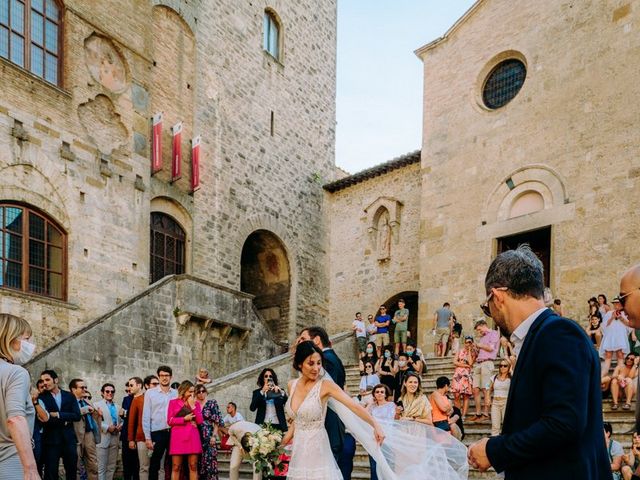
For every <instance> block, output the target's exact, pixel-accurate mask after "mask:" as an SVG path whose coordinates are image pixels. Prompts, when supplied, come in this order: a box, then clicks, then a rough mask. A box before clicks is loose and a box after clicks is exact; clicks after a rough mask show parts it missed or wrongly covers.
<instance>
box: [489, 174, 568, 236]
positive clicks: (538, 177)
mask: <svg viewBox="0 0 640 480" xmlns="http://www.w3.org/2000/svg"><path fill="white" fill-rule="evenodd" d="M565 185H566V182H565V181H564V179H563V178H562V177H561V176H560V174H559V173H558V172H556V171H555V170H553V169H552V168H551V167H549V166H547V165H543V164H534V165H527V166H524V167H522V168H519V169H517V170H514V171H513V172H511V174H509V175H507V176H505V177H504V178H503V179H502V180H501V181H500V183H498V184H497V185H496V187H495V188H494V189H493V191H492V192H491V194H490V195H489V197H488V198H487V201H486V203H485V205H484V208H483V212H482V226H481V227H479V229H478V231H477V236H478V239H488V238H498V237H501V236H504V235H511V234H514V233H518V232H523V231H527V230H534V229H537V228H541V227H545V226H549V225H551V224H554V223H559V222H562V221H565V220H569V219H571V218H573V217H574V216H575V206H574V204H573V203H571V202H570V201H569V197H568V194H567V189H566V187H565ZM527 194H529V195H531V194H536V195H539V197H541V199H542V203H543V205H544V207H543V208H542V209H539V208H538V209H536V210H535V211H531V212H529V213H527V214H525V215H520V216H514V215H511V213H512V208H513V206H514V205H516V204H517V202H518V200H519V199H521V198H522V197H523V196H524V195H527Z"/></svg>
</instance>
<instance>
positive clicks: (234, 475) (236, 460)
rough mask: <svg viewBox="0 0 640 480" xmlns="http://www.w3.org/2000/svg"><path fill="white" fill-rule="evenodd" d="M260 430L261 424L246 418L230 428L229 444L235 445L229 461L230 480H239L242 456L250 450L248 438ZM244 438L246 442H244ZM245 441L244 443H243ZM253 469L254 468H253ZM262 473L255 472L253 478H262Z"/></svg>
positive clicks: (256, 479)
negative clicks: (247, 420) (246, 420)
mask: <svg viewBox="0 0 640 480" xmlns="http://www.w3.org/2000/svg"><path fill="white" fill-rule="evenodd" d="M258 430H260V425H257V424H255V423H251V422H245V421H244V420H242V421H240V422H236V423H234V424H233V425H231V428H229V442H228V443H229V445H232V446H233V449H232V450H231V459H230V461H229V480H238V479H239V478H240V464H241V463H242V458H243V457H244V456H246V454H247V452H248V448H249V447H248V444H247V438H246V437H249V436H250V435H252V434H254V433H256V432H257V431H258ZM243 439H244V442H243ZM243 443H244V445H243ZM252 470H253V468H252ZM261 479H262V475H261V474H259V473H255V470H254V473H253V480H261Z"/></svg>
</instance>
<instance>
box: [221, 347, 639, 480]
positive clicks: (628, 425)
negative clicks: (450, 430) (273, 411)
mask: <svg viewBox="0 0 640 480" xmlns="http://www.w3.org/2000/svg"><path fill="white" fill-rule="evenodd" d="M613 368H615V362H614V365H613V366H612V369H613ZM453 370H454V368H453V361H452V359H451V358H450V357H449V358H443V359H440V358H429V359H427V373H426V374H424V375H423V377H422V379H423V382H422V388H423V391H424V392H425V393H427V394H430V393H431V392H432V391H433V390H434V389H435V383H436V378H438V377H439V376H441V375H444V376H447V377H448V378H451V377H452V376H453ZM496 371H497V369H496ZM346 373H347V376H346V385H345V387H346V389H347V391H348V392H349V394H351V395H355V394H357V392H358V387H359V384H360V374H359V372H358V367H357V365H351V366H347V367H346ZM602 403H603V404H602V411H603V415H604V420H605V421H606V422H610V423H611V424H612V426H613V432H614V438H615V439H616V440H617V441H618V442H620V443H621V444H622V446H623V447H624V449H625V453H626V451H627V450H628V449H629V448H630V446H631V434H626V435H625V433H626V432H628V431H629V430H631V429H632V428H633V427H634V424H635V418H634V408H635V401H634V404H633V405H632V409H631V410H622V409H619V410H611V405H612V402H611V399H610V398H607V399H605V400H603V402H602ZM621 405H622V404H621ZM474 411H475V407H474V402H473V399H471V402H470V406H469V413H468V416H472V414H473V412H474ZM490 433H491V424H490V423H467V424H465V434H466V435H465V438H464V444H465V445H467V446H468V445H470V444H471V443H473V442H475V441H477V440H479V439H481V438H483V437H488V436H489V435H490ZM229 458H230V455H229V453H228V452H219V454H218V462H219V470H220V480H226V479H228V478H229V477H228V475H229V474H228V472H229ZM240 478H241V479H251V478H252V477H251V467H250V465H249V464H247V463H243V464H242V467H241V470H240ZM351 478H352V479H354V480H364V479H367V480H368V479H369V478H370V472H369V459H368V456H367V453H366V451H365V450H364V449H363V448H362V446H360V445H358V447H357V449H356V454H355V457H354V459H353V474H352V476H351ZM498 478H499V477H498V475H497V474H496V472H495V471H493V470H490V471H488V472H479V471H477V470H473V469H472V470H470V472H469V479H470V480H479V479H482V480H494V479H498ZM416 480H417V479H416Z"/></svg>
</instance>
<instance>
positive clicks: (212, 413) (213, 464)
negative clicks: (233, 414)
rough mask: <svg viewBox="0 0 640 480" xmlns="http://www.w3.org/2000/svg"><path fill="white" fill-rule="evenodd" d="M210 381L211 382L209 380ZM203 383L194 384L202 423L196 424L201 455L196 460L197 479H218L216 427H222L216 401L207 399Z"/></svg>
mask: <svg viewBox="0 0 640 480" xmlns="http://www.w3.org/2000/svg"><path fill="white" fill-rule="evenodd" d="M209 383H211V382H209ZM207 394H208V392H207V387H206V386H205V384H199V385H196V403H198V404H199V405H200V409H201V411H202V423H201V424H200V425H198V429H199V430H200V441H201V442H202V455H201V456H200V458H199V460H198V475H199V476H198V480H218V448H217V447H216V440H217V438H218V428H219V427H224V422H223V421H222V415H220V408H219V407H218V402H216V401H215V400H214V399H213V398H212V399H209V400H207Z"/></svg>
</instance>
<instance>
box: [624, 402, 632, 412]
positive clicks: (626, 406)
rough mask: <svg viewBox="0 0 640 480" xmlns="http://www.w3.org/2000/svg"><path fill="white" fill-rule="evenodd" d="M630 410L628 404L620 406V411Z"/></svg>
mask: <svg viewBox="0 0 640 480" xmlns="http://www.w3.org/2000/svg"><path fill="white" fill-rule="evenodd" d="M630 408H631V405H629V404H628V403H625V404H624V405H623V406H622V409H623V410H629V409H630Z"/></svg>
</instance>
